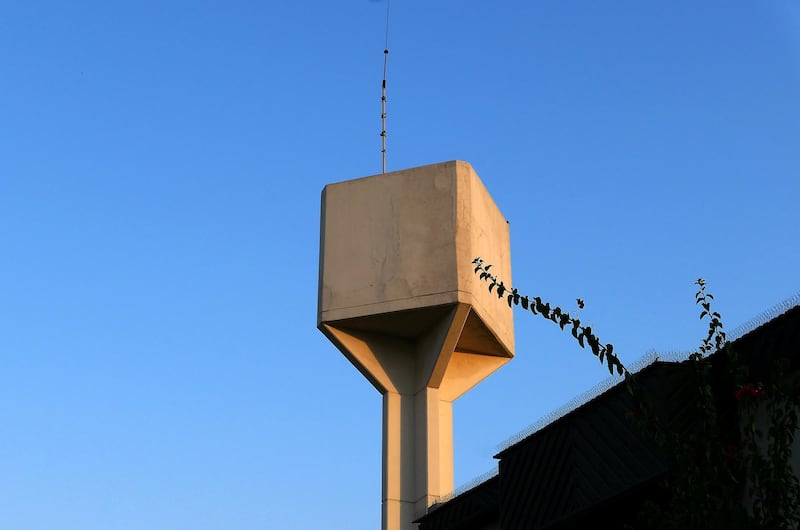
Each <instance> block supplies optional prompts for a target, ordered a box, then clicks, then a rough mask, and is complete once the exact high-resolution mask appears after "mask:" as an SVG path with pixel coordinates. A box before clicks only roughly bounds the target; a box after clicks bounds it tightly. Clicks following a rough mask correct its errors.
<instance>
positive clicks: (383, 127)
mask: <svg viewBox="0 0 800 530" xmlns="http://www.w3.org/2000/svg"><path fill="white" fill-rule="evenodd" d="M388 61H389V0H386V45H385V46H384V48H383V83H382V84H381V170H382V172H383V173H386V63H387V62H388Z"/></svg>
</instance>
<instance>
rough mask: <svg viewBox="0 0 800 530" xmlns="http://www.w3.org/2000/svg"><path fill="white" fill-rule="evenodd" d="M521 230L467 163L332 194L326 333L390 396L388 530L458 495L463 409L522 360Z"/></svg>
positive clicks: (324, 240)
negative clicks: (478, 265)
mask: <svg viewBox="0 0 800 530" xmlns="http://www.w3.org/2000/svg"><path fill="white" fill-rule="evenodd" d="M476 256H481V257H483V258H484V259H485V260H486V261H487V262H489V263H492V264H493V265H494V267H493V271H496V272H497V274H498V275H499V276H500V277H502V278H503V279H504V281H506V282H509V283H510V282H511V254H510V247H509V231H508V223H507V222H506V220H505V218H504V217H503V215H502V214H501V213H500V210H499V209H498V208H497V206H496V205H495V203H494V201H493V200H492V198H491V197H490V196H489V193H488V192H487V191H486V188H485V187H484V185H483V183H482V182H481V181H480V179H479V178H478V175H477V174H476V173H475V171H473V169H472V167H471V166H470V165H469V164H468V163H466V162H460V161H453V162H445V163H441V164H434V165H429V166H423V167H418V168H413V169H406V170H402V171H396V172H392V173H383V174H379V175H375V176H370V177H364V178H360V179H355V180H349V181H345V182H338V183H335V184H329V185H327V186H325V188H324V190H323V192H322V214H321V237H320V271H319V300H318V313H317V327H318V328H319V329H320V330H321V331H322V332H323V333H324V334H325V336H326V337H328V339H330V340H331V342H333V343H334V344H335V345H336V347H337V348H338V349H339V350H340V351H341V352H342V353H343V354H344V355H345V356H346V357H347V358H348V359H349V360H350V362H351V363H353V365H355V367H356V368H358V370H359V371H360V372H361V373H362V374H363V375H364V377H366V378H367V379H368V380H369V382H370V383H372V384H373V385H374V386H375V388H376V389H377V390H378V391H379V392H380V393H381V394H382V395H383V488H382V489H383V491H382V527H383V530H412V529H414V528H415V525H414V524H413V521H414V519H416V518H417V517H420V516H422V515H424V514H425V512H426V510H427V508H428V507H429V506H430V505H431V504H432V503H433V502H435V501H436V500H437V498H439V497H441V496H444V495H447V494H449V493H451V492H452V490H453V413H452V410H453V401H454V400H455V399H456V398H458V397H459V396H461V395H462V394H464V393H465V392H466V391H467V390H469V389H470V388H472V387H473V386H475V385H476V384H477V383H478V382H480V381H481V380H483V379H484V378H486V377H487V376H488V375H489V374H491V373H492V372H494V371H495V370H497V369H498V368H500V366H502V365H503V364H505V363H506V362H508V361H509V360H510V359H511V358H512V357H513V355H514V324H513V313H512V310H511V309H510V308H509V307H508V305H507V304H506V303H505V302H504V301H499V300H497V297H496V296H495V295H493V294H490V293H489V292H488V290H487V289H486V284H485V283H483V282H480V281H479V280H478V278H477V276H475V274H474V273H473V265H472V264H471V261H472V259H473V258H475V257H476Z"/></svg>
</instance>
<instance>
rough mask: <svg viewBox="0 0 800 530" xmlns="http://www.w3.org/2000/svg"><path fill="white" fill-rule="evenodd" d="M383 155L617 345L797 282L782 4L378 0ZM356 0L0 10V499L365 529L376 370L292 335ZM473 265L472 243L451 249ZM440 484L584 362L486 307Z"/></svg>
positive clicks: (582, 376) (333, 174)
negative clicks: (495, 220) (481, 202)
mask: <svg viewBox="0 0 800 530" xmlns="http://www.w3.org/2000/svg"><path fill="white" fill-rule="evenodd" d="M390 7H391V10H390V36H389V49H390V56H389V65H388V121H387V130H388V157H387V165H388V169H389V170H395V169H403V168H407V167H414V166H419V165H424V164H429V163H435V162H443V161H447V160H453V159H459V160H465V161H467V162H470V163H471V164H472V165H473V167H474V168H475V170H476V171H477V173H478V174H479V175H480V177H481V178H482V180H483V181H484V183H485V184H486V186H487V188H488V189H489V191H490V192H491V194H492V195H493V197H494V199H495V201H496V202H497V204H498V206H499V207H500V209H501V210H502V211H503V213H504V214H505V216H506V217H507V218H508V219H509V221H510V227H511V241H512V261H513V271H514V272H513V275H514V277H513V283H514V285H515V286H517V287H518V288H519V289H520V290H521V291H523V292H524V293H527V294H531V295H534V294H538V295H540V296H543V297H545V298H547V299H549V300H551V301H552V302H553V303H555V304H562V305H564V306H565V307H566V308H569V309H572V308H573V306H574V300H575V298H576V297H581V298H583V299H584V300H585V301H586V309H584V311H583V312H582V316H583V318H584V319H585V320H587V319H588V321H590V322H591V324H592V326H593V328H594V329H595V331H596V332H597V333H598V334H599V335H600V337H601V338H602V339H603V340H605V341H608V342H612V343H614V344H615V347H616V351H617V352H618V353H619V354H620V356H621V358H622V360H623V361H624V362H626V363H633V362H635V361H636V360H637V359H639V358H640V357H641V356H642V355H644V354H645V353H647V352H648V351H650V350H653V349H654V350H656V351H659V352H670V351H675V350H677V351H687V350H691V349H693V348H694V347H695V346H696V345H697V344H699V341H700V339H701V337H702V333H703V331H704V329H703V324H702V323H701V322H700V321H699V320H698V319H697V311H696V309H695V306H694V297H693V293H694V285H693V281H694V280H695V279H696V278H697V277H699V276H702V277H704V278H706V279H707V280H708V282H709V289H710V291H711V292H713V293H714V294H715V295H716V308H717V310H719V311H720V312H722V314H723V319H724V321H725V322H726V323H727V326H728V327H729V328H735V327H736V326H738V325H741V324H744V323H746V322H748V321H749V320H750V319H752V318H754V317H756V316H758V315H759V314H760V313H762V312H763V311H767V310H769V309H770V308H771V307H773V306H774V305H775V304H778V303H780V302H781V301H783V300H785V299H787V298H789V297H791V296H794V295H795V294H796V293H797V292H798V291H800V282H798V273H797V271H798V270H800V245H799V244H798V243H799V242H800V238H798V227H800V207H799V206H798V202H799V200H798V197H800V148H798V146H799V145H800V97H798V94H800V3H799V2H798V1H797V0H750V1H743V0H742V1H740V0H734V1H704V2H697V1H691V2H690V1H684V0H673V1H670V2H662V1H654V2H635V1H619V2H589V1H564V2H521V1H510V2H501V3H492V2H471V1H467V2H464V1H460V2H456V1H450V0H442V1H437V2H422V1H420V0H394V1H393V2H392V3H391V6H390ZM385 17H386V3H385V2H373V1H369V0H360V1H359V0H352V1H348V2H344V1H338V2H334V1H329V2H321V1H318V0H309V1H306V2H277V1H276V2H244V1H239V0H228V1H226V2H214V1H202V2H185V1H178V0H159V1H158V2H155V1H147V0H145V1H142V0H139V1H137V2H126V1H119V2H99V1H95V2H93V1H86V0H78V1H76V2H69V3H66V2H52V1H37V0H30V1H28V2H13V3H7V5H4V6H3V7H2V8H0V50H2V51H0V69H1V70H2V77H0V124H2V126H0V249H1V250H2V254H0V361H1V363H0V527H2V528H14V529H15V530H34V529H36V530H39V529H42V530H44V529H47V530H60V529H80V530H92V529H103V530H108V529H114V530H123V529H125V530H127V529H143V528H147V529H164V530H167V529H169V530H176V529H187V530H205V529H226V530H228V529H242V530H244V529H247V530H250V529H298V530H312V529H319V528H326V529H334V530H336V529H342V530H344V529H347V530H352V529H361V528H378V527H379V525H380V414H381V404H380V401H381V400H380V396H379V394H378V393H377V392H376V391H375V390H374V389H373V388H372V387H371V386H370V385H369V383H368V382H367V381H366V380H365V379H363V378H362V377H361V376H360V375H359V373H358V372H357V371H356V370H355V369H354V368H353V367H352V366H350V365H349V364H348V362H347V361H346V360H345V358H344V357H343V356H342V355H341V354H340V353H339V352H338V351H337V350H336V349H335V348H334V347H333V346H332V345H331V344H330V343H328V342H327V341H326V339H325V338H324V337H323V335H322V334H321V333H320V332H319V331H317V330H316V327H315V325H316V300H317V295H316V289H317V268H318V242H319V239H318V238H319V200H320V192H321V190H322V188H323V186H324V185H325V184H327V183H330V182H336V181H341V180H346V179H350V178H356V177H361V176H365V175H370V174H375V173H379V172H380V169H381V159H380V137H379V132H380V127H381V123H380V82H381V76H382V70H383V47H384V38H385V20H386V19H385ZM485 258H486V259H487V260H489V261H490V257H488V256H486V257H485ZM516 340H517V355H516V357H515V358H514V359H513V360H512V361H511V362H510V363H508V364H507V365H506V366H504V367H503V368H502V369H501V370H500V371H499V372H497V373H496V374H494V375H493V376H492V377H491V378H489V379H488V380H486V381H484V382H483V383H481V385H479V386H477V387H476V388H475V389H473V390H472V391H471V392H470V393H468V394H467V395H466V396H464V397H463V398H461V399H460V400H459V401H457V402H456V404H455V407H454V422H455V427H454V436H455V468H456V471H455V482H456V484H464V483H467V482H469V481H470V480H471V479H473V478H474V477H476V476H478V475H480V474H482V473H484V472H486V471H489V470H491V469H492V468H493V466H494V461H493V459H492V456H493V455H494V454H496V452H497V450H498V446H499V444H501V443H502V442H503V441H504V440H506V439H507V438H509V437H511V436H513V435H515V434H516V433H518V432H519V431H521V430H524V429H526V428H527V426H528V425H530V424H531V423H533V422H535V421H537V420H538V419H539V418H541V417H543V416H545V415H547V414H548V413H549V412H551V411H553V410H555V409H557V408H558V407H560V406H562V405H564V404H565V403H568V402H569V401H570V400H571V399H572V398H573V397H574V396H576V395H579V394H581V393H582V392H584V391H585V390H587V389H588V388H591V387H592V386H593V385H595V384H596V383H598V382H600V381H602V380H604V379H605V376H606V375H607V372H605V371H604V369H603V368H602V367H601V366H600V365H599V364H598V363H597V362H596V360H595V359H594V358H593V357H591V356H590V355H588V354H587V353H586V352H585V351H582V350H580V348H578V347H577V346H576V345H575V344H574V343H573V342H572V341H571V339H570V337H569V336H567V335H565V334H562V333H560V332H558V331H557V329H555V328H554V326H552V325H548V323H547V322H543V321H542V322H540V321H537V320H535V319H534V318H532V317H531V316H530V315H526V314H523V313H519V314H518V315H517V318H516Z"/></svg>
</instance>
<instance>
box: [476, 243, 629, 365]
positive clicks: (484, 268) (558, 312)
mask: <svg viewBox="0 0 800 530" xmlns="http://www.w3.org/2000/svg"><path fill="white" fill-rule="evenodd" d="M472 264H473V265H475V271H474V272H475V274H477V275H478V277H479V278H480V279H481V280H482V281H484V282H488V283H489V292H490V293H491V292H494V294H496V295H497V298H503V297H504V296H505V299H506V302H507V303H508V307H512V306H515V305H517V306H521V307H522V309H524V310H526V311H530V312H531V313H533V314H534V315H539V316H541V317H543V318H545V319H547V320H549V321H551V322H553V323H554V324H557V325H558V326H559V327H560V328H561V329H562V330H563V329H566V328H567V327H569V328H570V332H571V334H572V336H573V337H574V338H575V340H577V341H578V344H580V346H581V348H586V346H588V347H589V349H590V350H591V352H592V353H593V354H594V356H595V357H597V358H598V359H599V360H600V363H601V364H603V363H605V365H606V366H607V368H608V372H609V373H610V374H612V375H613V374H614V372H615V371H616V373H617V374H618V375H624V376H625V377H626V378H628V377H629V376H630V373H629V372H628V369H627V368H625V365H623V364H622V362H621V361H620V360H619V358H618V357H617V356H616V354H614V346H613V345H612V344H604V343H603V342H601V341H600V338H599V337H598V336H597V335H596V334H595V333H594V331H592V327H591V326H584V325H583V324H582V323H581V321H580V319H579V318H577V317H574V316H572V315H570V314H569V313H568V312H566V311H564V310H563V309H561V308H560V307H558V306H551V305H550V302H545V301H543V300H542V299H541V297H539V296H534V297H532V298H529V297H528V296H523V295H521V294H520V293H519V292H518V291H517V289H515V288H513V287H510V286H506V285H505V284H504V283H503V281H502V280H499V279H498V278H497V276H496V275H493V274H492V273H490V272H489V269H491V268H492V265H491V264H488V265H486V264H485V263H484V261H483V259H481V258H479V257H478V258H475V259H474V260H472Z"/></svg>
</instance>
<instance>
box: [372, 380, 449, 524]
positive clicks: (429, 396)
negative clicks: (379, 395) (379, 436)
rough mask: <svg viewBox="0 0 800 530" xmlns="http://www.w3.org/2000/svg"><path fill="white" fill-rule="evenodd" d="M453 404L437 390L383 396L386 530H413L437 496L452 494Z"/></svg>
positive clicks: (383, 522)
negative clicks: (441, 396) (441, 397)
mask: <svg viewBox="0 0 800 530" xmlns="http://www.w3.org/2000/svg"><path fill="white" fill-rule="evenodd" d="M452 425H453V404H452V403H451V402H449V401H443V400H441V399H439V390H438V389H436V388H424V389H422V390H420V391H419V392H417V393H416V394H414V395H409V394H400V393H398V392H391V391H390V392H386V393H384V394H383V499H382V501H383V509H382V524H383V528H384V529H385V530H414V529H415V526H414V524H413V521H414V520H415V519H416V518H418V517H421V516H423V515H425V513H426V511H427V509H428V507H429V506H430V505H431V504H433V503H434V502H435V501H436V500H437V499H438V498H439V497H441V496H443V495H446V494H448V493H450V492H451V491H452V490H453V426H452Z"/></svg>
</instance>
